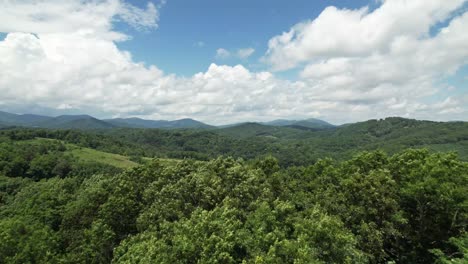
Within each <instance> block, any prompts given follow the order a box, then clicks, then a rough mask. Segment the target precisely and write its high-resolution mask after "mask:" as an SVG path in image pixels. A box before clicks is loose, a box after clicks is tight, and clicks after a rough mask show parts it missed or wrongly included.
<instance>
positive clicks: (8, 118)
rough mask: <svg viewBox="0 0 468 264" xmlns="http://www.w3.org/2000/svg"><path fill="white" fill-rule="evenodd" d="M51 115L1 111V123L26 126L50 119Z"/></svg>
mask: <svg viewBox="0 0 468 264" xmlns="http://www.w3.org/2000/svg"><path fill="white" fill-rule="evenodd" d="M50 118H51V117H49V116H41V115H32V114H24V115H17V114H12V113H7V112H2V111H0V123H1V124H3V125H9V126H26V125H29V124H32V123H35V122H41V121H45V120H48V119H50Z"/></svg>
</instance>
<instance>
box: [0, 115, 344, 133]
mask: <svg viewBox="0 0 468 264" xmlns="http://www.w3.org/2000/svg"><path fill="white" fill-rule="evenodd" d="M243 124H257V125H258V126H259V127H263V126H269V127H290V128H296V129H303V130H322V129H331V128H334V127H335V126H334V125H332V124H330V123H328V122H326V121H323V120H320V119H315V118H309V119H304V120H286V119H278V120H274V121H270V122H262V123H242V124H235V125H228V126H225V127H230V126H237V125H243ZM12 126H20V127H38V128H54V129H85V130H86V129H109V128H164V129H176V128H197V129H209V128H216V127H215V126H211V125H208V124H205V123H203V122H200V121H197V120H194V119H190V118H184V119H178V120H146V119H141V118H136V117H132V118H114V119H102V120H101V119H97V118H95V117H92V116H89V115H60V116H56V117H51V116H42V115H34V114H13V113H8V112H2V111H0V127H12Z"/></svg>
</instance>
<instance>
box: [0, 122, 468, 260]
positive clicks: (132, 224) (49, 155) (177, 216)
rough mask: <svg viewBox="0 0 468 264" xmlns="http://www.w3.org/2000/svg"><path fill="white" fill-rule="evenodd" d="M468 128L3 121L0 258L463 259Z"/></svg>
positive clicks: (430, 124)
mask: <svg viewBox="0 0 468 264" xmlns="http://www.w3.org/2000/svg"><path fill="white" fill-rule="evenodd" d="M91 120H92V119H91ZM467 143H468V123H466V122H448V123H441V122H429V121H417V120H410V119H403V118H387V119H385V120H369V121H366V122H360V123H355V124H350V125H347V126H342V127H335V128H327V129H323V130H313V129H295V128H292V127H288V126H286V127H279V126H268V125H262V124H255V123H248V124H240V125H238V126H232V127H226V128H222V129H209V130H200V129H175V130H167V129H141V128H112V129H108V128H105V129H99V130H76V129H41V128H5V129H0V263H181V262H182V263H435V262H437V263H466V261H467V260H468V259H467V258H468V252H467V250H466V245H467V243H468V236H467V235H466V227H467V221H466V219H468V208H467V206H466V204H467V200H468V191H467V186H468V163H467V162H466V160H468V153H467V150H468V144H467ZM408 148H410V149H408ZM415 148H427V149H415ZM376 149H379V150H377V151H375V150H376ZM366 150H372V151H371V152H367V151H366ZM440 151H442V152H456V153H441V152H440ZM457 155H458V156H457ZM220 156H223V157H220ZM229 156H231V157H229ZM327 157H331V158H332V159H330V158H327ZM463 160H465V161H463ZM296 165H300V166H296Z"/></svg>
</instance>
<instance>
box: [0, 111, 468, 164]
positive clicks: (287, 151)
mask: <svg viewBox="0 0 468 264" xmlns="http://www.w3.org/2000/svg"><path fill="white" fill-rule="evenodd" d="M0 137H4V138H7V139H10V140H13V141H21V140H28V139H34V138H37V137H40V138H50V139H57V140H61V141H64V142H67V143H72V144H76V145H79V146H82V147H88V148H92V149H97V150H100V151H105V152H110V153H117V154H121V155H125V156H132V157H136V158H138V157H149V158H154V157H156V158H175V159H184V158H191V159H196V160H205V161H207V160H210V159H214V158H217V157H218V156H220V155H223V156H232V157H235V158H243V159H254V158H258V157H266V156H273V157H275V158H277V159H278V161H279V163H280V166H281V167H288V166H307V165H310V164H313V163H315V162H316V161H317V160H319V159H321V158H324V157H330V158H333V159H336V160H346V159H349V158H351V157H352V156H353V155H355V154H356V153H358V152H361V151H370V150H378V149H381V150H384V151H385V152H387V153H390V154H394V153H398V152H400V151H402V150H404V149H406V148H427V149H429V150H431V151H433V152H439V151H455V152H457V153H458V155H459V157H460V159H462V160H465V161H468V122H444V123H443V122H430V121H417V120H411V119H404V118H387V119H385V120H369V121H366V122H361V123H355V124H350V125H348V126H342V127H339V128H336V129H329V130H323V131H309V130H299V129H294V128H290V127H272V126H264V125H259V124H244V125H240V126H237V127H231V128H224V129H213V130H195V129H177V130H163V129H130V128H127V129H126V128H122V129H107V130H93V131H78V130H46V129H26V128H23V129H21V128H19V129H4V130H0Z"/></svg>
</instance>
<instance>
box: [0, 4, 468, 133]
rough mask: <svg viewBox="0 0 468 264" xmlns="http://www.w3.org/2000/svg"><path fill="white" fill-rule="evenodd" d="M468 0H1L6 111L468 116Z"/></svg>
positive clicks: (211, 116)
mask: <svg viewBox="0 0 468 264" xmlns="http://www.w3.org/2000/svg"><path fill="white" fill-rule="evenodd" d="M467 28H468V0H451V1H446V0H431V1H427V0H412V1H406V0H367V1H364V0H343V1H337V0H335V1H332V0H328V1H325V0H319V1H310V0H308V1H306V0H295V1H288V2H285V1H276V0H269V1H267V0H258V1H246V0H241V1H239V0H238V1H219V0H218V1H215V0H199V1H182V0H166V1H164V3H163V2H161V1H156V0H151V1H136V0H98V1H96V0H69V1H61V0H49V1H40V0H29V1H8V2H2V3H0V110H3V111H11V112H16V113H31V112H33V113H38V114H49V115H58V114H64V113H67V114H78V113H80V114H81V113H85V114H91V115H94V116H96V117H101V118H107V117H131V116H136V117H141V118H148V119H177V118H187V117H190V118H195V119H199V120H201V121H205V122H207V123H211V124H226V123H232V122H242V121H268V120H273V119H278V118H289V119H301V118H310V117H314V118H322V119H325V120H327V121H330V122H332V123H336V124H339V123H348V122H354V121H361V120H366V119H371V118H384V117H387V116H403V117H409V118H417V119H430V120H443V121H447V120H468V77H467V76H468V66H467V65H468V49H467V48H466V43H468V30H466V29H467Z"/></svg>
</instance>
